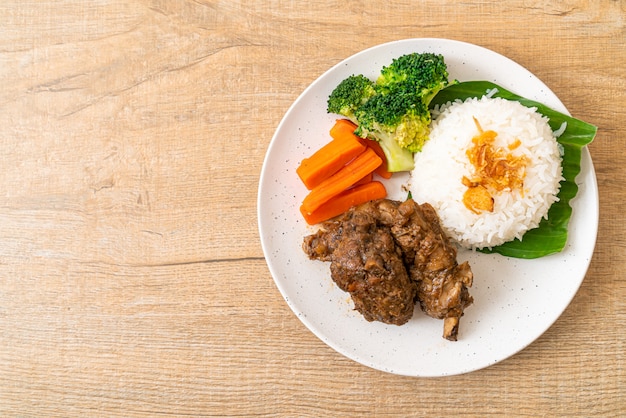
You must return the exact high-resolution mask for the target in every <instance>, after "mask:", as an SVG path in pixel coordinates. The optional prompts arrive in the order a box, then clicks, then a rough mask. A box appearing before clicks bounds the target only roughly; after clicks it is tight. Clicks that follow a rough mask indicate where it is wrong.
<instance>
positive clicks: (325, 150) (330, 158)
mask: <svg viewBox="0 0 626 418" xmlns="http://www.w3.org/2000/svg"><path fill="white" fill-rule="evenodd" d="M365 148H366V147H365V145H364V144H362V143H361V142H360V141H359V140H357V139H355V138H349V137H343V138H340V139H333V140H332V141H330V142H329V143H327V144H326V145H324V146H323V147H322V148H320V149H319V150H317V151H316V152H315V153H314V154H313V155H312V156H310V157H309V158H305V159H303V160H302V162H301V163H300V165H299V166H298V168H297V169H296V173H298V176H299V177H300V179H301V180H302V182H303V183H304V185H305V186H306V187H307V189H309V190H311V189H313V188H314V187H315V186H317V185H318V184H320V183H321V182H322V181H324V180H325V179H327V178H328V177H330V176H331V175H333V174H335V173H336V172H337V171H339V169H340V168H341V167H343V166H344V165H346V164H347V163H348V162H349V161H350V160H352V159H353V158H354V157H356V156H357V155H359V154H361V153H362V152H363V151H365Z"/></svg>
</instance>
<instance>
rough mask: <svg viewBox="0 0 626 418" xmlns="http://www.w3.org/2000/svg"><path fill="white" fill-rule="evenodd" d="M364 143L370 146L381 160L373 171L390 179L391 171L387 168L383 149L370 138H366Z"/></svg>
mask: <svg viewBox="0 0 626 418" xmlns="http://www.w3.org/2000/svg"><path fill="white" fill-rule="evenodd" d="M366 145H367V146H368V147H370V148H371V149H372V150H373V151H374V152H375V153H376V155H378V156H379V157H380V158H381V159H382V160H383V163H382V164H381V165H380V166H379V167H378V168H377V169H376V170H375V171H374V172H375V173H376V174H378V175H379V176H381V177H382V178H384V179H390V178H391V176H392V175H393V173H392V172H390V171H389V170H388V169H387V157H386V156H385V151H383V149H382V147H381V146H380V144H379V143H378V142H376V141H373V140H371V139H368V140H367V144H366Z"/></svg>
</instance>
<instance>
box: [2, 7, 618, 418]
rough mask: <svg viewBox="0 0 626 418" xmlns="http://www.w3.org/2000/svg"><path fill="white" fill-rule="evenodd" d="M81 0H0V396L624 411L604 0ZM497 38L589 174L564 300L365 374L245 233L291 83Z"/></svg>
mask: <svg viewBox="0 0 626 418" xmlns="http://www.w3.org/2000/svg"><path fill="white" fill-rule="evenodd" d="M300 3H301V4H306V5H305V6H302V5H298V4H297V2H286V1H285V2H283V1H246V2H243V1H241V2H240V1H213V0H172V1H158V0H153V1H149V0H132V1H131V0H100V1H80V0H64V1H54V2H53V1H44V0H42V1H23V0H20V1H17V0H5V1H4V2H2V4H1V5H0V83H1V91H0V155H1V156H2V169H1V170H0V415H2V416H46V417H61V416H64V417H66V416H125V417H140V416H163V415H166V416H169V415H171V416H181V415H192V416H398V417H404V416H411V415H414V416H426V415H429V416H449V415H452V414H455V413H456V414H464V415H469V416H471V415H476V416H486V415H508V416H511V415H513V416H618V415H621V414H626V389H625V387H626V360H625V358H624V352H625V351H626V336H625V335H626V332H625V329H626V284H625V283H626V282H625V277H624V271H625V270H626V239H625V238H624V237H625V236H626V224H625V222H624V221H625V219H624V213H625V211H624V207H623V202H624V200H625V199H626V193H625V192H624V190H625V188H624V182H626V157H625V156H626V152H625V151H624V148H625V145H626V141H625V140H624V135H625V131H624V129H623V126H624V121H625V120H626V76H625V75H624V74H625V70H626V30H625V24H626V2H624V1H619V0H617V1H616V0H613V1H609V0H599V1H595V2H590V1H582V0H567V1H565V0H563V1H560V0H550V1H544V0H536V1H529V0H518V1H502V2H494V1H491V0H469V1H463V2H457V1H441V0H439V1H421V2H409V1H384V2H383V1H379V2H361V1H344V2H333V1H323V0H312V1H309V2H307V3H305V2H300ZM422 37H440V38H451V39H457V40H461V41H466V42H471V43H475V44H478V45H481V46H484V47H487V48H490V49H492V50H494V51H496V52H498V53H501V54H504V55H506V56H508V57H510V58H512V59H513V60H515V61H517V62H519V63H520V64H521V65H523V66H525V67H526V68H528V69H529V70H530V71H532V72H533V73H534V74H536V75H537V76H538V77H539V78H540V79H542V80H543V81H544V82H545V83H546V84H547V85H548V86H549V87H550V88H551V89H552V90H553V91H554V92H556V94H557V95H558V96H559V97H560V99H561V100H562V101H563V103H564V104H565V106H566V107H567V108H568V109H569V111H570V112H571V113H572V114H573V115H574V116H576V117H579V118H581V119H584V120H586V121H588V122H590V123H593V124H594V125H597V126H598V135H597V137H596V139H595V141H594V142H593V143H592V144H591V145H590V146H589V150H590V153H591V156H592V159H593V161H594V164H595V169H596V175H597V180H598V185H599V192H600V226H599V232H598V239H597V245H596V249H595V253H594V256H593V259H592V262H591V265H590V267H589V270H588V272H587V275H586V277H585V280H584V282H583V284H582V287H581V289H580V291H579V292H578V294H577V295H576V297H575V298H574V299H573V301H572V303H571V305H570V306H569V307H568V308H567V309H566V310H565V312H564V314H563V315H562V316H561V317H560V319H559V320H558V321H557V322H556V323H555V324H554V325H553V326H552V327H551V328H550V329H549V330H548V331H547V332H546V333H545V334H544V335H543V336H541V337H540V338H539V339H538V340H537V341H535V342H533V343H532V344H531V345H530V346H529V347H528V348H526V349H525V350H523V351H522V352H520V353H518V354H517V355H514V356H512V357H511V358H509V359H507V360H505V361H502V362H501V363H498V364H496V365H494V366H492V367H489V368H487V369H483V370H479V371H476V372H473V373H469V374H465V375H460V376H453V377H446V378H428V379H426V378H410V377H402V376H396V375H392V374H388V373H385V372H380V371H377V370H374V369H370V368H368V367H365V366H362V365H360V364H358V363H355V362H353V361H352V360H349V359H347V358H345V357H343V356H342V355H340V354H338V353H337V352H335V351H334V350H332V349H331V348H329V347H328V346H326V345H325V344H324V343H323V342H321V341H320V340H319V339H318V338H317V337H316V336H314V335H313V334H312V333H311V332H310V331H309V330H308V329H307V328H306V327H305V326H304V325H303V324H302V323H301V322H300V321H299V320H298V318H297V317H296V315H294V314H293V313H292V312H291V310H290V309H289V307H288V306H287V304H286V303H285V301H284V300H283V298H282V296H281V294H280V293H279V291H278V289H277V287H276V286H275V284H274V282H273V280H272V277H271V275H270V272H269V270H268V268H267V265H266V262H265V258H264V256H263V252H262V249H261V245H260V240H259V233H258V229H257V215H256V200H257V199H256V197H257V187H258V183H259V175H260V170H261V166H262V163H263V159H264V155H265V152H266V150H267V148H268V145H269V143H270V140H271V138H272V135H273V133H274V131H275V129H276V127H277V125H278V123H279V122H280V120H281V118H282V117H283V115H284V114H285V112H286V110H287V109H288V107H289V106H290V105H291V103H292V102H293V101H294V100H295V99H296V98H297V97H298V95H299V94H300V93H301V92H302V91H303V90H304V89H305V88H306V87H307V86H308V85H309V84H310V83H311V82H313V81H314V80H315V79H316V78H317V77H318V76H319V75H320V74H322V73H323V72H324V71H325V70H327V69H328V68H330V67H331V66H332V65H334V64H336V63H338V62H339V61H341V60H342V59H344V58H346V57H348V56H350V55H352V54H354V53H356V52H358V51H360V50H362V49H365V48H368V47H371V46H374V45H377V44H381V43H384V42H388V41H393V40H397V39H403V38H422Z"/></svg>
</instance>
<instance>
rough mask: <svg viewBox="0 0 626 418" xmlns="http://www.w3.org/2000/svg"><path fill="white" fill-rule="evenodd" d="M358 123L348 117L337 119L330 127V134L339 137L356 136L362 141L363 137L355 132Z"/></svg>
mask: <svg viewBox="0 0 626 418" xmlns="http://www.w3.org/2000/svg"><path fill="white" fill-rule="evenodd" d="M356 128H357V125H356V124H355V123H353V122H352V121H350V120H348V119H337V120H336V121H335V124H334V125H333V127H332V128H330V136H331V137H333V138H335V139H338V138H345V137H355V138H356V139H357V140H360V141H361V142H363V141H362V139H363V138H361V137H360V136H358V135H357V134H355V133H354V131H355V130H356Z"/></svg>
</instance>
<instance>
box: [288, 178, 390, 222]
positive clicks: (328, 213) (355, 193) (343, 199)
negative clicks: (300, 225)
mask: <svg viewBox="0 0 626 418" xmlns="http://www.w3.org/2000/svg"><path fill="white" fill-rule="evenodd" d="M386 196H387V190H386V189H385V186H384V185H383V184H382V183H381V182H379V181H371V182H369V183H365V184H362V185H360V186H356V187H353V188H351V189H348V190H345V191H343V192H341V193H340V194H338V195H337V196H335V197H333V198H332V199H330V200H329V201H327V202H326V203H324V204H323V205H321V206H320V207H318V208H317V209H316V210H314V211H313V212H311V213H308V212H307V211H306V210H304V209H303V208H302V207H300V211H301V212H302V216H304V219H305V220H306V222H307V223H308V224H309V225H315V224H317V223H320V222H324V221H327V220H329V219H331V218H334V217H335V216H337V215H341V214H342V213H344V212H346V211H347V210H348V209H350V208H351V207H352V206H356V205H360V204H361V203H365V202H369V201H370V200H375V199H382V198H384V197H386Z"/></svg>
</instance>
